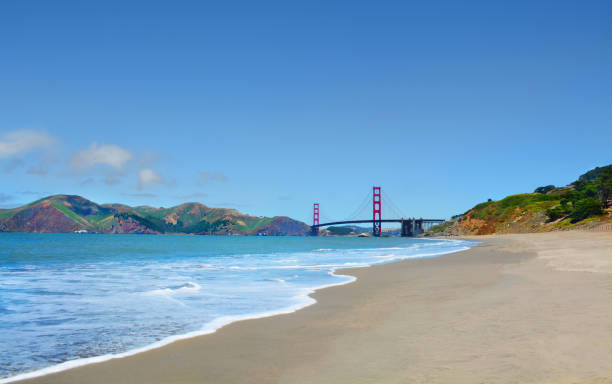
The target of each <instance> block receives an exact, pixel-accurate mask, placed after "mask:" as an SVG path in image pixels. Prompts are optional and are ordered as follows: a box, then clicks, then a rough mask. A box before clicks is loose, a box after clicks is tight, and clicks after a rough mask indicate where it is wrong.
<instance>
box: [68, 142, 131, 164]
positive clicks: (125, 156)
mask: <svg viewBox="0 0 612 384" xmlns="http://www.w3.org/2000/svg"><path fill="white" fill-rule="evenodd" d="M132 157H133V155H132V153H131V152H130V151H128V150H127V149H125V148H121V147H120V146H118V145H114V144H103V145H98V144H97V143H95V142H94V143H92V144H91V145H90V146H89V148H87V149H82V150H80V151H78V152H76V153H75V154H74V155H72V157H71V158H70V167H71V168H72V169H73V170H76V171H82V170H85V169H87V168H91V167H94V166H96V165H106V166H109V167H111V168H112V169H113V170H115V171H122V170H123V169H124V167H125V165H126V164H127V163H128V161H130V159H131V158H132Z"/></svg>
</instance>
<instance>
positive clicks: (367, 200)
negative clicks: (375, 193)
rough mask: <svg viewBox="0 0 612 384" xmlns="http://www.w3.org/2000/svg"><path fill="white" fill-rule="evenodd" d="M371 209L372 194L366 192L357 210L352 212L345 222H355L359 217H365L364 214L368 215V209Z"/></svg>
mask: <svg viewBox="0 0 612 384" xmlns="http://www.w3.org/2000/svg"><path fill="white" fill-rule="evenodd" d="M371 207H372V193H371V192H369V191H368V193H366V195H365V197H364V198H363V200H362V201H361V203H360V204H359V205H358V206H357V209H355V211H353V213H352V214H351V215H350V216H349V217H348V218H347V219H346V220H347V221H350V220H356V219H358V218H360V217H367V216H364V214H365V213H366V212H367V213H370V208H371Z"/></svg>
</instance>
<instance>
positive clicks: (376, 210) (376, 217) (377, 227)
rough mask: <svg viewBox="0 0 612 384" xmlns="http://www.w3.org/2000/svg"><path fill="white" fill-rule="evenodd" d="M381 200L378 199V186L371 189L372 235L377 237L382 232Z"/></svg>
mask: <svg viewBox="0 0 612 384" xmlns="http://www.w3.org/2000/svg"><path fill="white" fill-rule="evenodd" d="M381 207H382V201H381V200H380V187H373V190H372V235H374V236H376V237H379V236H380V234H381V232H382V221H381V220H382V216H381Z"/></svg>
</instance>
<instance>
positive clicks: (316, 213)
mask: <svg viewBox="0 0 612 384" xmlns="http://www.w3.org/2000/svg"><path fill="white" fill-rule="evenodd" d="M384 197H385V204H387V205H388V206H389V208H390V211H391V213H392V214H393V215H395V216H396V217H399V218H397V219H383V217H382V198H383V193H382V189H381V188H380V187H372V195H370V194H369V193H368V195H366V198H365V199H364V201H362V203H361V204H360V205H359V207H358V208H357V209H356V211H355V212H354V213H353V214H352V215H351V217H349V218H348V219H346V220H330V219H327V220H323V221H324V222H323V223H321V219H322V218H323V217H322V214H321V211H320V206H319V203H314V204H313V215H312V225H311V226H310V232H311V234H312V235H313V236H318V235H319V228H321V227H327V226H330V225H345V224H366V223H368V224H369V223H372V235H373V236H376V237H379V236H380V235H381V234H382V223H400V224H401V228H402V229H401V236H402V237H408V236H414V235H418V234H420V233H423V232H424V231H425V230H426V229H428V228H430V227H431V226H433V225H436V224H441V223H444V222H445V221H446V220H443V219H423V218H418V219H417V218H414V217H413V218H408V217H406V216H405V215H404V214H403V213H402V212H401V210H399V209H398V208H397V205H395V204H394V203H393V202H392V200H391V199H390V198H389V197H388V196H387V195H386V194H385V195H384ZM370 206H371V207H372V219H357V217H358V216H362V215H363V213H364V210H366V209H367V210H369V207H370Z"/></svg>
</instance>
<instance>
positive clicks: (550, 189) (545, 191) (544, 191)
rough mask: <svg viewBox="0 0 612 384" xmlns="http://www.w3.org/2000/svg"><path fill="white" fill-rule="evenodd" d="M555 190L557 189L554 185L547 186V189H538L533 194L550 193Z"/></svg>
mask: <svg viewBox="0 0 612 384" xmlns="http://www.w3.org/2000/svg"><path fill="white" fill-rule="evenodd" d="M553 189H555V186H554V185H547V186H545V187H538V188H536V189H535V191H533V193H548V192H550V191H552V190H553Z"/></svg>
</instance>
